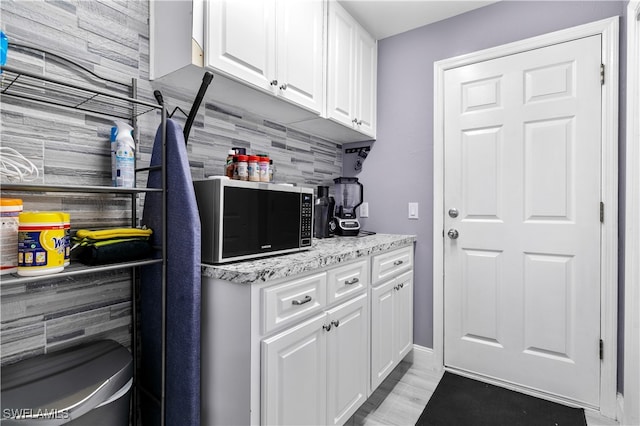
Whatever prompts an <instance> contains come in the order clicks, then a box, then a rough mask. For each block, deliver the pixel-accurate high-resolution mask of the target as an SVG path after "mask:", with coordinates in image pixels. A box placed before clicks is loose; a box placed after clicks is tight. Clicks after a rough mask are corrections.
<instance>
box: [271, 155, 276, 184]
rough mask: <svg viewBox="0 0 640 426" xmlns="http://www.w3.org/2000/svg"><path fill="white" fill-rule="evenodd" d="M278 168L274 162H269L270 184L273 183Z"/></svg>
mask: <svg viewBox="0 0 640 426" xmlns="http://www.w3.org/2000/svg"><path fill="white" fill-rule="evenodd" d="M275 172H276V166H274V165H273V160H271V159H270V160H269V182H273V179H274V177H275Z"/></svg>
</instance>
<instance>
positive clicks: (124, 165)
mask: <svg viewBox="0 0 640 426" xmlns="http://www.w3.org/2000/svg"><path fill="white" fill-rule="evenodd" d="M114 123H115V126H114V127H112V128H111V181H112V183H113V186H117V187H122V188H133V187H135V183H136V173H135V166H136V152H135V151H136V145H135V142H134V141H133V136H132V133H131V132H133V127H131V126H130V125H128V124H126V123H123V122H121V121H115V122H114Z"/></svg>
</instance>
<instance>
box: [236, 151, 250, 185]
mask: <svg viewBox="0 0 640 426" xmlns="http://www.w3.org/2000/svg"><path fill="white" fill-rule="evenodd" d="M248 159H249V157H248V156H246V155H242V154H240V155H238V162H237V163H236V171H237V172H238V179H239V180H249V164H248V162H247V161H248Z"/></svg>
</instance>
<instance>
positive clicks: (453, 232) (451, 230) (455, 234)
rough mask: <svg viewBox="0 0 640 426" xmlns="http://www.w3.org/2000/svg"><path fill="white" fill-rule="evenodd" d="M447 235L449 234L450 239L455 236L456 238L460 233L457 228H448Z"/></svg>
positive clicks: (453, 238)
mask: <svg viewBox="0 0 640 426" xmlns="http://www.w3.org/2000/svg"><path fill="white" fill-rule="evenodd" d="M447 235H448V236H449V238H451V239H452V240H455V239H456V238H458V236H459V235H460V234H458V230H457V229H453V228H451V229H449V232H447Z"/></svg>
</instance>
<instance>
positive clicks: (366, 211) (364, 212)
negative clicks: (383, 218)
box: [360, 201, 369, 217]
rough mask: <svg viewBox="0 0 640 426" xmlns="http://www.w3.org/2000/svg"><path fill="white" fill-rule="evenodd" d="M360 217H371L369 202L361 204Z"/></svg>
mask: <svg viewBox="0 0 640 426" xmlns="http://www.w3.org/2000/svg"><path fill="white" fill-rule="evenodd" d="M360 217H369V203H367V202H366V201H365V202H364V203H362V204H360Z"/></svg>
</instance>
